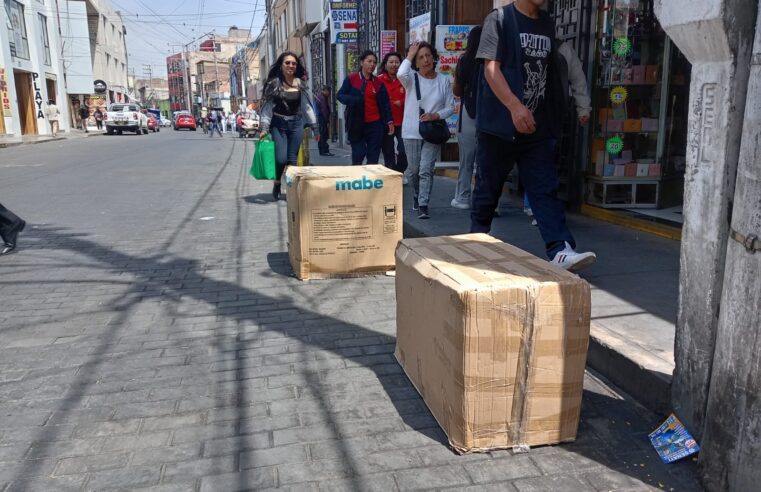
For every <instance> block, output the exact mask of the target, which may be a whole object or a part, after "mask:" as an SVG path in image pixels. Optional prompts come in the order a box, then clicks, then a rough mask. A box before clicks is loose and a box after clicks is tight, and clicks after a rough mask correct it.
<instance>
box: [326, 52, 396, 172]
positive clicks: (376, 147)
mask: <svg viewBox="0 0 761 492" xmlns="http://www.w3.org/2000/svg"><path fill="white" fill-rule="evenodd" d="M377 64H378V57H377V56H375V53H373V52H372V51H369V50H368V51H365V52H364V53H362V55H361V56H360V69H359V71H357V72H354V73H351V74H349V76H348V77H346V80H344V83H343V85H342V86H341V90H339V91H338V100H339V101H340V102H341V103H343V104H345V105H346V116H345V120H346V133H347V136H348V137H349V143H351V162H352V163H354V164H355V165H361V164H362V163H363V162H364V160H365V158H367V163H368V164H377V163H378V159H379V158H380V153H381V148H382V147H383V135H384V133H387V134H388V135H393V134H394V121H393V117H392V116H391V103H390V102H389V98H388V92H387V91H386V86H385V85H384V84H383V82H382V81H381V80H380V79H379V78H378V77H376V76H375V75H373V72H374V71H375V66H376V65H377Z"/></svg>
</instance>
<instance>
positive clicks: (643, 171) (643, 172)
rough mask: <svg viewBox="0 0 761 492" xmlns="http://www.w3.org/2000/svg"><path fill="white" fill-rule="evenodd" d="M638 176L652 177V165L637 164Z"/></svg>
mask: <svg viewBox="0 0 761 492" xmlns="http://www.w3.org/2000/svg"><path fill="white" fill-rule="evenodd" d="M636 166H637V176H650V164H636Z"/></svg>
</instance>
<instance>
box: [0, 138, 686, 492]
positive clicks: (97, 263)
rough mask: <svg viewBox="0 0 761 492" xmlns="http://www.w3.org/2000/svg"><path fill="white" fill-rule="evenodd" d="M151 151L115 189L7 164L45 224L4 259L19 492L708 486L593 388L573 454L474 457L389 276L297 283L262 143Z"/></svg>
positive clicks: (612, 397)
mask: <svg viewBox="0 0 761 492" xmlns="http://www.w3.org/2000/svg"><path fill="white" fill-rule="evenodd" d="M105 140H106V139H97V141H98V144H97V145H99V146H100V145H105V144H101V143H100V142H103V141H105ZM136 140H140V142H137V143H133V141H132V140H130V141H127V140H124V142H127V143H125V144H124V145H130V146H132V147H131V148H123V147H122V148H119V149H118V152H119V153H123V152H135V153H136V154H137V155H138V157H142V158H144V160H145V161H146V162H144V163H143V161H142V160H139V159H138V161H139V162H138V163H137V164H135V166H134V167H132V168H126V167H125V166H123V165H122V163H120V162H119V161H118V160H117V159H113V160H112V159H109V158H108V152H110V151H109V150H108V149H107V148H106V147H104V148H103V150H102V151H99V152H100V154H99V155H98V157H97V159H98V161H99V165H100V167H99V169H100V171H101V173H102V176H100V177H95V176H94V175H93V174H92V173H91V172H88V173H86V172H85V171H86V170H87V169H86V168H85V166H81V165H80V166H79V167H78V166H76V165H74V164H75V163H76V154H74V156H73V157H72V160H71V164H67V163H66V162H58V163H56V164H55V165H56V166H58V167H57V168H55V169H56V170H59V171H60V172H59V173H57V174H56V173H54V172H51V170H50V169H47V168H40V170H39V171H37V170H36V168H33V169H30V170H25V171H24V173H23V174H19V176H21V177H22V178H23V179H15V178H14V177H15V176H16V175H15V174H12V173H13V172H15V171H13V170H1V171H2V172H3V173H5V174H0V192H1V193H2V194H3V196H4V199H5V197H9V198H13V199H14V201H16V202H19V201H20V200H21V199H22V197H24V198H26V201H25V202H24V203H25V206H26V213H27V216H26V218H27V220H28V221H29V224H30V225H29V229H28V232H27V233H26V234H25V236H23V249H21V250H20V251H19V253H18V254H15V255H12V256H9V257H7V258H3V259H2V262H1V263H0V299H2V302H0V491H2V492H10V491H20V490H23V491H35V490H39V491H51V490H56V491H59V490H62V491H66V490H77V491H79V490H154V491H174V490H182V491H186V490H187V491H209V492H211V491H214V492H217V491H236V490H268V489H274V488H280V489H285V490H321V491H323V490H324V491H331V492H334V491H340V490H370V491H372V490H379V491H395V490H474V491H475V490H478V491H488V490H500V491H505V490H507V491H509V490H518V491H551V490H558V491H585V490H590V491H609V490H631V491H640V490H641V491H645V490H666V491H672V490H685V491H692V490H699V486H698V485H697V483H696V482H695V479H694V477H695V469H694V467H695V465H694V463H693V462H691V461H689V460H688V461H685V462H682V463H679V464H675V465H670V466H666V465H663V464H661V463H660V461H659V459H658V458H657V456H656V455H655V453H654V451H653V450H652V449H651V448H650V446H649V442H648V439H647V433H648V432H649V431H651V430H652V429H653V428H654V427H655V426H657V425H658V424H659V423H660V422H659V419H658V418H657V417H655V416H654V415H652V414H650V413H648V412H647V411H645V410H644V409H642V408H641V407H639V406H637V405H636V404H635V403H634V402H633V401H631V400H630V399H627V398H626V397H625V396H622V395H620V394H618V393H617V392H616V391H615V390H613V389H611V388H610V387H608V386H606V385H605V383H604V382H602V381H600V380H599V379H598V378H597V377H595V376H594V375H592V374H588V376H587V378H586V381H585V392H584V403H583V408H582V421H581V424H580V428H579V434H578V440H577V441H576V442H575V443H571V444H566V445H562V446H553V447H541V448H536V449H532V450H531V452H530V453H528V454H519V455H513V454H512V453H511V452H509V451H499V452H494V453H489V454H474V455H467V456H457V455H455V454H454V453H453V452H451V451H450V450H449V449H448V447H447V445H446V439H445V436H444V435H443V433H442V432H441V430H440V429H439V427H438V426H437V424H436V422H435V421H434V419H433V418H432V416H431V415H430V413H429V412H428V411H427V409H426V407H425V405H424V403H423V402H422V400H421V399H420V397H419V396H418V394H417V393H416V391H415V390H414V388H413V387H412V385H411V384H410V383H409V381H408V380H407V378H406V377H405V375H404V374H403V372H402V370H401V368H400V367H399V365H398V364H397V363H396V361H395V360H394V357H393V348H394V334H395V308H394V279H393V278H392V277H386V276H380V277H368V278H361V279H348V280H327V281H313V282H308V283H304V282H300V281H298V280H296V279H295V278H293V277H292V275H291V268H290V266H289V264H288V259H287V253H286V238H287V231H286V223H285V215H286V208H285V207H286V206H285V202H284V201H280V202H277V203H275V202H273V201H272V199H271V197H270V196H269V191H270V186H269V183H261V182H256V181H253V180H252V179H251V178H250V177H249V176H248V174H247V172H248V166H249V165H250V162H251V155H252V148H253V144H252V143H251V142H242V141H238V140H234V139H225V140H222V139H220V140H215V141H214V142H208V141H207V140H206V139H195V138H193V136H186V135H185V134H183V135H169V136H167V137H165V138H163V139H162V140H148V139H145V140H143V139H136ZM94 142H95V141H94ZM153 142H163V143H160V144H161V145H166V146H172V145H173V147H169V148H168V149H167V150H165V152H167V153H172V154H174V155H175V159H160V162H161V163H162V166H160V167H158V166H155V162H156V160H155V159H151V158H150V157H151V156H152V155H153V156H154V157H156V156H155V152H156V150H155V149H154V148H152V147H151V145H159V143H155V144H154V143H153ZM35 147H36V146H35ZM40 147H45V146H40ZM96 150H98V149H96ZM115 152H116V151H115ZM140 152H144V154H145V155H144V156H142V155H140V154H139V153H140ZM19 155H21V154H19ZM104 155H105V156H106V157H105V158H104ZM19 159H21V158H19ZM77 164H81V162H80V163H77ZM14 169H15V168H14ZM37 172H39V173H40V174H39V175H35V173H37ZM88 176H89V177H90V179H91V181H90V182H88V183H87V184H86V185H85V188H86V189H85V192H84V193H83V192H81V191H82V190H81V189H77V188H76V187H75V186H76V183H83V182H84V181H83V180H85V179H86V178H87V177H88ZM179 176H181V177H182V179H178V177H179ZM3 180H5V181H3Z"/></svg>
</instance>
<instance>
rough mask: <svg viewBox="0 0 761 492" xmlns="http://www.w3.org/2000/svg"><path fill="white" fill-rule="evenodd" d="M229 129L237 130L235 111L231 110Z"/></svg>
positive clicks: (231, 130) (228, 119) (228, 120)
mask: <svg viewBox="0 0 761 492" xmlns="http://www.w3.org/2000/svg"><path fill="white" fill-rule="evenodd" d="M227 129H228V130H229V131H230V133H232V132H234V131H235V130H236V128H235V113H233V112H232V111H230V113H229V114H228V115H227Z"/></svg>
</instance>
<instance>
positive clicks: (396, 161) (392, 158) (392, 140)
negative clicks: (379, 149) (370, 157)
mask: <svg viewBox="0 0 761 492" xmlns="http://www.w3.org/2000/svg"><path fill="white" fill-rule="evenodd" d="M394 147H396V148H394ZM397 151H398V152H399V154H398V155H397V153H396V152H397ZM383 163H384V164H385V165H386V167H387V168H389V169H393V170H394V171H398V172H400V173H403V172H404V171H406V170H407V151H406V150H405V149H404V140H403V139H402V126H401V125H399V126H396V127H394V134H393V135H387V134H386V132H384V133H383Z"/></svg>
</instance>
